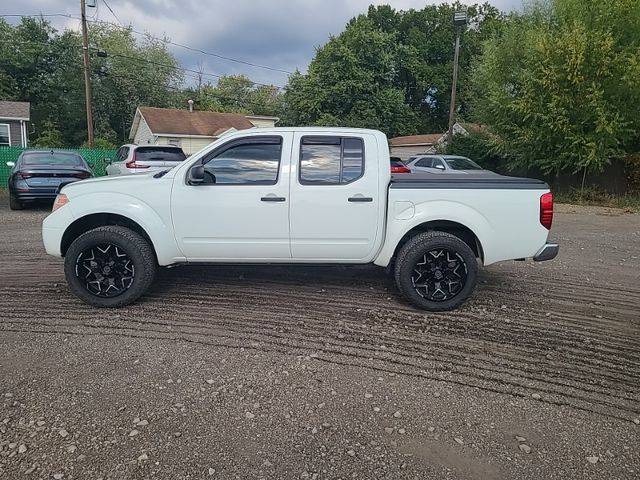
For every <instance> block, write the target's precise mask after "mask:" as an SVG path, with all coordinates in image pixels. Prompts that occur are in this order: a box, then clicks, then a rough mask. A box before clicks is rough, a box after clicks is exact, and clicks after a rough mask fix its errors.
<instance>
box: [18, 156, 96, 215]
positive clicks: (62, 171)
mask: <svg viewBox="0 0 640 480" xmlns="http://www.w3.org/2000/svg"><path fill="white" fill-rule="evenodd" d="M7 166H8V167H10V168H11V169H12V170H11V173H10V174H9V208H11V210H21V209H22V208H23V207H24V205H25V204H26V203H27V202H33V201H35V200H49V201H53V200H54V199H55V198H56V195H57V193H58V187H59V186H60V185H61V184H63V183H69V182H77V181H78V180H83V179H85V178H89V177H91V176H92V173H91V168H89V165H87V162H86V161H85V159H84V158H82V156H81V155H80V154H78V153H75V152H61V151H55V150H29V151H25V152H22V153H21V154H20V156H19V157H18V160H16V161H15V162H7Z"/></svg>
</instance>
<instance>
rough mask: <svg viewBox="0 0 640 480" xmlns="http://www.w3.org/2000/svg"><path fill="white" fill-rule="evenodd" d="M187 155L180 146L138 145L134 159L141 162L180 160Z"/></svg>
mask: <svg viewBox="0 0 640 480" xmlns="http://www.w3.org/2000/svg"><path fill="white" fill-rule="evenodd" d="M185 158H187V156H186V155H185V154H184V152H183V151H182V149H181V148H175V147H139V148H137V149H136V160H138V161H140V160H141V161H143V162H149V161H151V162H153V161H163V162H181V161H183V160H184V159H185Z"/></svg>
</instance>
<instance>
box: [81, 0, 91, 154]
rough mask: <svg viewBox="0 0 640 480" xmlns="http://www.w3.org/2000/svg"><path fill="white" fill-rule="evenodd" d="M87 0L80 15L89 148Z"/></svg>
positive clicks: (83, 0)
mask: <svg viewBox="0 0 640 480" xmlns="http://www.w3.org/2000/svg"><path fill="white" fill-rule="evenodd" d="M85 9H86V5H85V0H80V16H81V17H82V55H83V57H84V96H85V104H86V107H87V140H88V143H89V148H93V113H92V110H91V68H90V65H89V35H88V33H87V15H86V11H85Z"/></svg>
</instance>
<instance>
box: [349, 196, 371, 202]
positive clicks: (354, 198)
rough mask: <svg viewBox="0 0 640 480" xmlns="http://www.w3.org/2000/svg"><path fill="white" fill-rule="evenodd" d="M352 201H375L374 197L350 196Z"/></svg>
mask: <svg viewBox="0 0 640 480" xmlns="http://www.w3.org/2000/svg"><path fill="white" fill-rule="evenodd" d="M349 201H350V202H373V198H371V197H362V196H360V197H349Z"/></svg>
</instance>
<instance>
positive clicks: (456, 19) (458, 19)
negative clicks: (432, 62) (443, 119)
mask: <svg viewBox="0 0 640 480" xmlns="http://www.w3.org/2000/svg"><path fill="white" fill-rule="evenodd" d="M453 24H454V25H455V27H456V51H455V53H454V55H453V85H451V104H450V105H449V130H448V131H447V148H451V141H452V140H453V124H454V120H455V113H456V88H457V84H458V58H459V57H460V34H461V33H462V29H463V28H464V26H465V25H466V24H467V12H456V13H455V14H454V16H453Z"/></svg>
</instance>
